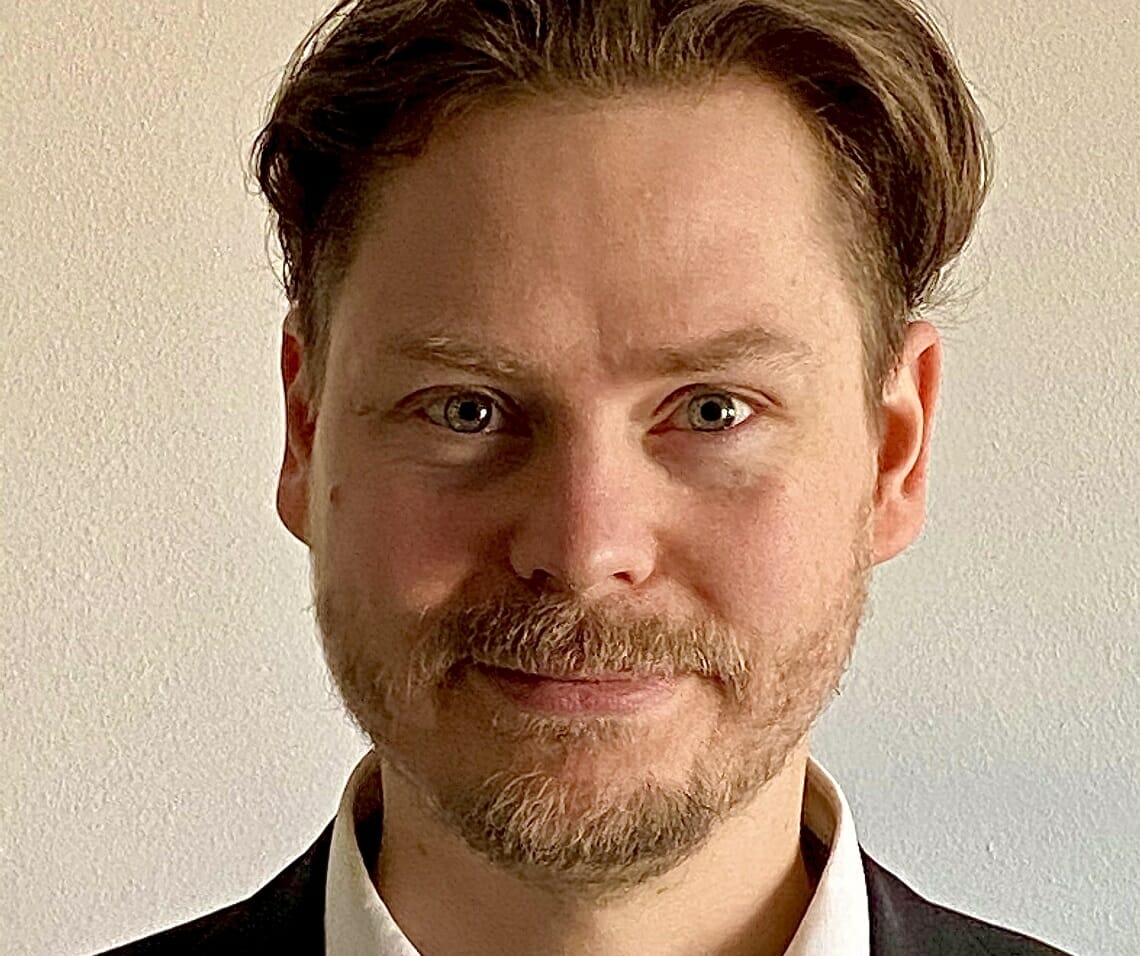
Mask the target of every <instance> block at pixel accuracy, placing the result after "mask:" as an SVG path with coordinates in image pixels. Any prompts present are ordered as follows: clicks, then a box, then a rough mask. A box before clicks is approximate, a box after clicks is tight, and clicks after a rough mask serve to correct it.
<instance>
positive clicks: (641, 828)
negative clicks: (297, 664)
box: [312, 509, 871, 898]
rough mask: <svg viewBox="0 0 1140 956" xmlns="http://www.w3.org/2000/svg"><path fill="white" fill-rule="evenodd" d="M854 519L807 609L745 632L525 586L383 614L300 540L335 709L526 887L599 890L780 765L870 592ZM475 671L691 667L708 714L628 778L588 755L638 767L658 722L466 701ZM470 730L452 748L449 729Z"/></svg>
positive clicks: (681, 843)
mask: <svg viewBox="0 0 1140 956" xmlns="http://www.w3.org/2000/svg"><path fill="white" fill-rule="evenodd" d="M864 519H865V520H864V521H863V524H862V527H861V529H860V533H859V535H858V536H857V538H856V540H855V542H854V543H853V546H852V548H851V551H850V557H849V560H848V561H847V564H846V567H845V568H844V570H843V573H842V574H841V575H840V577H839V579H838V580H839V584H838V586H836V587H834V588H833V589H832V590H831V592H830V593H828V594H824V595H821V596H820V600H819V601H818V603H817V604H816V605H815V606H814V607H812V608H811V609H810V614H809V613H808V612H807V611H805V613H804V615H803V617H804V618H808V619H807V620H803V619H801V620H798V621H792V622H789V621H778V622H777V621H771V622H768V623H767V624H766V625H765V626H760V627H755V628H751V629H749V630H747V631H744V632H741V631H739V630H737V629H733V628H730V627H728V626H726V625H725V624H724V623H723V622H721V621H719V620H717V619H715V618H710V617H705V618H692V617H688V618H677V617H671V616H668V615H664V614H648V615H645V614H635V613H630V612H629V611H623V610H621V609H619V608H616V607H612V606H601V605H587V604H585V603H583V602H582V601H580V600H579V599H577V598H575V597H573V596H568V595H566V594H565V593H551V592H534V591H525V590H514V591H509V592H504V593H498V594H493V595H490V596H476V595H470V596H458V597H456V598H455V599H453V600H451V601H449V602H447V603H446V604H444V605H441V606H438V607H435V608H433V609H431V610H429V611H427V612H424V613H422V614H420V615H418V616H417V617H415V618H411V619H408V620H407V622H406V625H404V626H393V624H392V621H393V619H394V617H395V616H394V615H393V614H391V613H389V612H385V611H384V610H383V609H382V608H379V607H377V606H376V605H375V604H374V603H372V602H370V601H369V600H367V599H366V598H365V597H364V596H363V595H362V594H360V593H359V592H357V591H356V590H354V589H351V588H343V587H339V586H337V585H335V584H334V583H333V582H332V581H331V580H329V575H328V574H327V573H326V572H325V571H324V569H323V567H322V564H321V560H320V556H319V555H318V554H317V553H316V552H315V551H314V554H313V566H312V567H313V589H314V595H315V606H316V611H317V620H318V623H319V626H320V630H321V634H322V639H323V646H324V652H325V658H326V661H327V663H328V666H329V671H330V673H331V675H332V677H333V679H334V681H335V683H336V685H337V688H338V690H339V692H340V696H341V698H342V699H343V701H344V704H345V707H346V709H347V712H348V714H349V716H350V717H351V718H352V720H353V721H354V722H355V723H356V725H357V726H358V727H359V728H360V729H361V731H362V732H363V733H364V734H365V735H366V736H367V737H368V738H369V739H370V740H371V741H372V743H373V745H374V747H375V748H376V750H377V751H378V752H379V753H380V754H381V756H382V757H383V760H384V763H385V765H386V766H387V767H389V768H390V769H391V770H393V771H394V772H395V773H398V774H399V775H400V776H402V777H403V778H404V779H405V780H406V781H408V782H409V783H410V784H411V785H412V787H413V788H414V789H415V791H416V792H417V793H418V795H419V797H420V798H421V799H422V801H423V805H424V806H425V807H426V808H427V809H428V810H429V812H430V813H432V815H433V816H434V817H435V818H436V820H437V821H439V822H440V823H442V824H443V826H444V827H445V828H446V829H447V830H448V831H450V832H452V833H453V834H455V835H457V836H459V837H460V838H461V839H462V840H463V841H464V842H465V843H466V844H467V846H468V847H470V848H471V849H472V850H474V851H476V852H477V853H479V854H480V855H482V856H483V857H484V858H486V859H487V860H489V861H490V862H491V863H493V864H494V865H496V866H497V867H500V868H502V869H503V870H506V871H508V872H511V873H514V874H516V875H518V876H520V877H521V878H523V879H525V880H526V881H528V882H529V883H531V884H532V885H536V886H545V887H547V888H549V889H551V890H552V891H555V892H559V893H572V894H575V895H579V896H584V897H590V898H600V897H604V896H607V895H610V894H612V893H615V892H618V891H621V890H623V889H625V888H628V887H631V886H635V885H638V884H641V883H644V882H645V881H646V880H649V879H652V878H654V877H656V876H659V875H661V874H663V873H666V872H668V871H670V870H672V869H673V868H675V867H676V866H677V865H678V864H680V863H681V862H682V861H684V860H685V859H686V858H688V857H689V856H691V855H692V854H693V853H695V852H696V851H697V850H699V849H700V848H701V847H702V846H703V845H704V844H705V843H706V842H707V840H708V839H709V837H710V836H711V835H712V833H713V832H714V830H715V829H716V828H717V826H718V825H719V824H720V823H721V822H722V821H724V820H725V819H726V818H727V817H729V816H730V815H731V814H732V813H734V812H735V811H737V810H739V809H741V808H742V807H744V806H746V805H747V804H748V803H749V802H750V801H751V800H752V799H753V798H754V797H755V796H756V795H757V794H758V793H759V792H760V791H761V790H762V789H763V788H764V787H765V786H766V785H767V784H768V783H769V782H770V781H771V780H773V779H774V778H775V777H776V776H777V775H778V774H779V773H780V772H781V771H782V770H783V769H784V767H785V766H786V765H787V762H788V759H789V758H790V756H791V755H792V753H793V752H795V751H796V749H797V747H798V746H799V744H800V743H801V742H803V741H804V739H805V737H806V736H807V734H808V732H809V731H810V729H811V726H812V725H813V724H814V723H815V721H816V720H817V719H818V718H819V716H820V715H821V714H822V713H823V712H824V711H825V710H826V708H827V705H828V704H829V703H830V701H831V699H832V697H833V696H834V695H835V694H837V693H838V691H839V684H840V681H841V678H842V676H843V674H844V672H845V671H846V669H847V665H848V663H849V662H850V657H851V653H852V651H853V648H854V643H855V635H856V633H857V631H858V628H859V624H860V622H861V619H862V615H863V610H864V607H865V605H866V600H867V593H868V585H869V579H870V567H871V556H870V544H869V541H870V538H869V533H870V532H869V528H870V524H869V511H868V510H867V509H865V510H864ZM484 666H485V667H496V668H506V669H511V670H517V671H524V672H527V673H532V674H544V675H547V676H556V675H563V676H567V677H569V676H574V677H579V678H581V677H584V676H589V675H601V674H607V673H614V672H623V673H628V674H632V675H644V676H651V675H652V676H665V677H670V678H675V677H685V676H696V677H698V678H700V679H702V683H703V684H704V685H705V686H706V687H709V688H712V689H713V694H714V695H715V697H716V701H717V705H716V713H717V718H716V720H715V721H712V726H711V727H710V728H709V729H708V731H707V733H706V734H703V735H702V736H701V739H699V740H697V741H695V742H694V745H693V746H692V748H691V755H690V757H689V759H688V760H687V761H684V763H685V766H684V767H682V768H681V769H680V770H679V771H677V770H676V768H675V767H674V766H673V763H675V761H674V760H668V761H666V766H663V767H660V768H655V767H654V766H653V765H652V763H650V766H649V767H648V768H647V769H646V770H645V772H644V773H642V774H641V775H640V776H638V775H634V776H631V775H630V774H629V773H628V772H618V773H612V772H610V773H607V772H602V771H601V770H600V764H598V765H596V764H595V763H592V762H591V761H594V760H595V758H596V759H597V760H598V761H601V760H603V757H606V756H608V757H609V758H611V766H616V767H618V768H619V769H620V770H625V769H626V765H625V758H626V757H630V758H631V760H630V763H629V765H630V766H636V765H637V762H636V761H633V760H632V755H635V754H638V753H640V750H639V748H641V747H643V745H644V744H645V739H646V735H647V734H651V733H656V734H658V736H661V735H662V734H664V737H665V743H664V746H663V747H662V748H661V749H662V750H663V751H668V750H669V747H668V733H669V731H668V729H666V730H664V731H662V730H661V729H660V728H656V729H655V728H653V727H649V728H647V727H646V725H645V723H644V722H641V721H638V720H636V719H633V720H631V719H630V718H629V717H627V716H624V715H623V716H612V717H611V716H586V717H567V716H562V715H546V714H535V713H527V712H523V711H520V710H518V709H516V708H513V707H506V708H499V709H494V710H493V711H492V712H490V713H488V714H486V715H483V714H480V713H479V711H478V708H477V707H473V706H471V704H470V700H469V698H464V697H463V696H462V695H463V693H464V690H465V688H466V689H468V690H469V686H470V685H469V684H468V681H469V678H470V675H471V673H472V671H473V670H475V669H477V668H479V667H484ZM449 705H450V706H449ZM484 717H485V719H484ZM475 726H477V727H478V729H479V733H478V736H477V737H476V740H477V741H478V743H475V744H474V745H467V746H466V747H465V751H466V755H464V754H463V753H461V752H459V751H457V749H456V744H455V740H456V739H463V738H464V737H466V738H468V739H470V737H471V732H472V729H473V727H475ZM684 729H685V728H680V730H681V731H684ZM678 746H679V745H678ZM683 750H684V748H683V747H680V749H679V751H678V752H683ZM599 755H602V756H599ZM671 756H673V755H671ZM583 766H585V768H586V772H580V771H581V768H582V767H583ZM568 768H573V771H574V772H571V770H570V769H568Z"/></svg>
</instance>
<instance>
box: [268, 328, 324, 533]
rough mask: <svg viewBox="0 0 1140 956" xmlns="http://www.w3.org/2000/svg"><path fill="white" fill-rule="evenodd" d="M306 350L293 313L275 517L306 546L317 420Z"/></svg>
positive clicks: (287, 336)
mask: <svg viewBox="0 0 1140 956" xmlns="http://www.w3.org/2000/svg"><path fill="white" fill-rule="evenodd" d="M304 362H305V349H304V344H303V342H302V340H301V337H300V334H299V330H298V329H297V328H296V325H295V323H294V321H293V313H292V312H290V314H289V315H288V316H287V317H286V319H285V325H284V328H283V330H282V337H281V381H282V385H283V387H284V390H285V459H284V461H283V462H282V463H281V475H280V478H279V480H278V483H277V514H278V515H280V517H281V520H282V521H283V522H284V523H285V527H286V528H288V529H289V531H290V532H292V534H293V535H294V537H296V538H297V539H298V540H299V541H301V542H303V543H304V544H308V543H309V514H308V512H309V481H310V462H311V460H312V451H313V436H314V434H315V432H316V416H315V414H313V411H312V403H311V401H310V398H309V395H308V389H307V387H306V382H307V378H308V376H307V375H306V374H305V368H304Z"/></svg>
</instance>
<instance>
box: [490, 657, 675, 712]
mask: <svg viewBox="0 0 1140 956" xmlns="http://www.w3.org/2000/svg"><path fill="white" fill-rule="evenodd" d="M475 670H476V671H477V672H478V673H479V674H481V675H482V676H483V677H484V678H485V679H486V680H487V681H488V682H489V683H490V684H491V685H493V686H494V687H495V689H496V690H498V691H499V693H500V694H501V695H502V696H503V697H505V698H507V700H509V701H510V702H511V703H513V704H514V705H515V706H516V707H519V708H520V709H522V710H527V711H532V712H539V713H546V714H561V715H564V716H575V717H583V716H604V715H615V714H632V713H637V712H639V711H642V710H644V709H646V708H647V707H650V706H653V705H656V704H660V703H662V702H664V701H666V700H667V699H669V698H670V697H672V695H673V693H674V691H675V689H676V684H677V680H676V678H675V677H672V676H669V675H664V674H643V673H635V672H625V671H618V672H608V673H599V674H532V673H528V672H526V671H518V670H511V669H509V668H504V667H492V666H489V665H486V664H477V665H476V666H475Z"/></svg>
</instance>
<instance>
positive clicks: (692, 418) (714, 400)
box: [685, 392, 755, 432]
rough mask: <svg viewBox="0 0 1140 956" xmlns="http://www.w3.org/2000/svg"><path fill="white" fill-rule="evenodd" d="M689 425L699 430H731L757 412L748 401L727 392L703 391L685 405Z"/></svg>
mask: <svg viewBox="0 0 1140 956" xmlns="http://www.w3.org/2000/svg"><path fill="white" fill-rule="evenodd" d="M685 413H686V415H687V418H688V423H689V425H690V426H691V427H692V428H693V429H694V430H695V431H699V432H724V431H730V430H731V429H733V428H736V427H738V426H739V425H740V423H741V422H744V421H747V420H748V419H749V418H751V417H752V416H753V415H754V414H755V412H753V410H752V409H751V408H750V407H749V406H748V403H747V402H744V401H742V400H741V399H738V398H735V397H734V396H732V395H729V394H727V393H725V392H701V393H699V394H697V395H694V396H693V397H692V398H690V399H689V401H688V403H687V404H686V405H685Z"/></svg>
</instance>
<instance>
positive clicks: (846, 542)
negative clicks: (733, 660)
mask: <svg viewBox="0 0 1140 956" xmlns="http://www.w3.org/2000/svg"><path fill="white" fill-rule="evenodd" d="M835 487H836V485H835V483H834V482H830V483H829V482H826V481H818V480H808V479H803V478H799V479H797V478H794V477H792V476H787V475H783V476H767V477H764V478H762V479H760V480H757V481H755V482H753V483H752V484H750V485H749V486H747V487H745V488H740V489H737V490H736V491H734V492H733V494H732V495H731V496H729V497H726V498H724V499H722V500H721V501H720V502H719V503H718V504H717V505H716V506H713V507H710V508H707V509H702V510H701V511H700V512H699V513H698V514H695V515H694V520H692V521H691V523H689V524H688V529H689V533H688V534H687V536H686V538H685V539H684V540H683V541H680V542H677V543H676V546H675V551H676V553H678V554H683V555H685V556H686V559H684V563H685V564H686V567H685V569H684V571H683V572H682V573H684V574H686V575H687V576H688V578H689V580H690V581H692V582H694V583H695V584H696V586H697V590H698V591H699V592H700V597H701V598H702V600H704V601H705V602H707V606H709V607H713V608H716V609H717V610H718V612H719V613H720V614H721V615H722V616H723V617H724V618H725V619H726V620H727V621H729V622H733V623H737V624H741V623H748V624H753V625H755V624H757V623H758V622H763V621H765V620H767V619H771V620H772V621H773V622H781V621H787V620H790V619H794V618H797V617H803V616H807V615H810V614H812V613H815V612H817V611H818V610H819V609H821V608H822V606H823V604H824V602H825V601H826V600H827V598H828V597H829V596H831V595H832V594H833V593H834V592H835V590H836V589H837V588H838V587H839V586H840V585H841V583H842V582H844V581H845V580H846V575H847V573H848V571H849V568H850V564H851V553H852V542H853V540H854V535H855V532H856V525H855V520H854V519H855V516H856V515H857V513H858V501H856V500H855V497H854V496H850V498H847V497H843V496H841V495H839V494H837V493H836V491H835Z"/></svg>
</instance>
